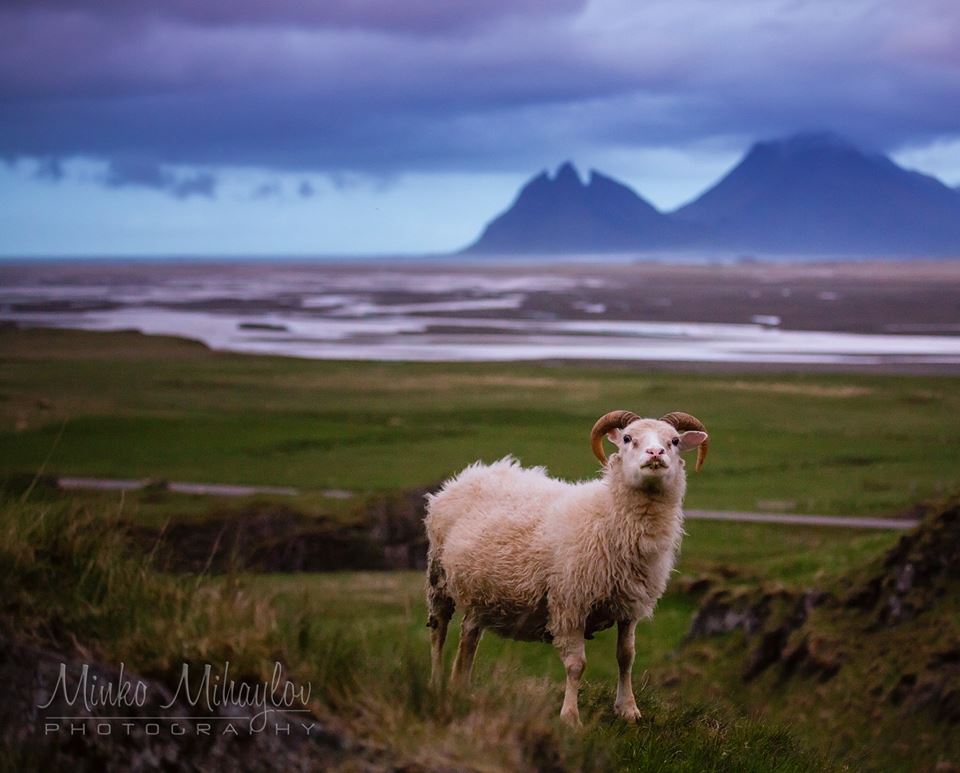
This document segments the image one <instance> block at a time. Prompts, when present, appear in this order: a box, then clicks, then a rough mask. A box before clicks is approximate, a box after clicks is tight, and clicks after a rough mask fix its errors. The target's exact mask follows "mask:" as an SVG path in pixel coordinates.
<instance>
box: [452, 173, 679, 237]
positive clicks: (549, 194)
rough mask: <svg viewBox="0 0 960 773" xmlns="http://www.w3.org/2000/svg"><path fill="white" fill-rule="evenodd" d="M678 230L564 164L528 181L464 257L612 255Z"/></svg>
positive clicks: (609, 183)
mask: <svg viewBox="0 0 960 773" xmlns="http://www.w3.org/2000/svg"><path fill="white" fill-rule="evenodd" d="M680 228H682V226H678V225H677V224H676V223H674V222H673V221H671V220H670V219H669V218H667V217H666V216H665V215H663V214H662V213H660V212H659V211H657V210H656V209H655V208H654V207H653V206H651V205H650V204H649V203H648V202H646V201H645V200H644V199H642V198H641V197H640V196H638V195H637V194H636V193H635V192H634V191H633V190H632V189H631V188H628V187H627V186H626V185H624V184H623V183H620V182H617V181H616V180H614V179H612V178H610V177H606V176H605V175H602V174H600V173H599V172H597V171H595V170H591V171H590V177H589V180H588V181H587V182H586V183H584V182H583V181H582V180H581V179H580V175H579V174H578V173H577V170H576V169H575V168H574V166H573V164H572V163H570V162H569V161H568V162H566V163H564V164H563V165H562V166H560V168H559V169H558V170H557V172H556V174H555V175H554V176H553V177H551V176H550V175H549V174H547V172H542V173H540V174H539V175H537V176H536V177H534V178H533V179H532V180H530V181H529V182H528V183H527V184H526V185H524V186H523V188H522V189H521V190H520V193H519V194H518V195H517V198H516V200H515V201H514V202H513V203H512V204H511V205H510V207H509V209H507V210H506V211H505V212H504V213H503V214H501V215H500V216H499V217H497V218H495V219H494V220H493V221H491V222H490V223H489V225H487V227H486V228H485V229H484V231H483V233H482V234H481V235H480V238H479V239H477V241H476V242H474V243H473V244H472V245H470V246H469V247H467V248H466V250H464V252H467V253H492V254H516V253H572V252H617V251H627V250H638V249H644V248H646V247H649V246H651V245H657V244H663V243H667V242H669V241H670V239H676V238H677V235H678V233H679V230H680Z"/></svg>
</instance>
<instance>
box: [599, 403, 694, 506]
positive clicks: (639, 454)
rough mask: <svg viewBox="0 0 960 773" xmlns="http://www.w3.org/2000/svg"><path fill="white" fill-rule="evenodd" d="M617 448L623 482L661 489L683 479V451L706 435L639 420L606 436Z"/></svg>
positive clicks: (652, 421) (662, 423) (648, 420)
mask: <svg viewBox="0 0 960 773" xmlns="http://www.w3.org/2000/svg"><path fill="white" fill-rule="evenodd" d="M607 438H608V439H609V440H610V442H612V443H614V444H615V445H616V446H617V449H618V452H617V453H618V455H619V457H620V465H621V469H622V471H623V475H624V479H625V480H626V482H627V483H628V484H629V485H631V486H633V487H635V488H644V489H646V488H650V487H651V485H654V486H656V487H662V486H665V485H669V483H670V481H672V480H675V479H677V478H678V477H682V476H683V474H684V472H683V459H682V458H681V457H680V454H682V453H683V452H685V451H691V450H693V449H694V448H696V447H697V446H699V445H700V444H701V443H703V441H705V440H706V439H707V433H706V432H696V431H690V432H678V431H677V430H676V429H675V428H674V427H673V426H672V425H670V424H667V423H666V422H664V421H658V420H657V419H639V420H638V421H634V422H632V423H630V424H628V425H627V426H626V427H624V428H623V429H614V430H611V431H610V433H609V434H608V435H607Z"/></svg>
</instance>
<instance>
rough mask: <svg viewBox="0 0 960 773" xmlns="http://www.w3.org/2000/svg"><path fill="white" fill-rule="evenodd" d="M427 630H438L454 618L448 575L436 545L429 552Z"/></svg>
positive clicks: (453, 605)
mask: <svg viewBox="0 0 960 773" xmlns="http://www.w3.org/2000/svg"><path fill="white" fill-rule="evenodd" d="M427 609H428V612H429V615H428V617H427V628H437V627H439V626H440V624H441V622H444V623H446V622H448V621H449V620H450V618H451V617H453V610H454V609H455V604H454V603H453V599H452V598H451V597H450V594H449V593H448V592H447V573H446V571H445V570H444V568H443V563H442V562H441V561H440V555H439V551H438V550H437V549H436V548H435V546H434V545H431V546H430V549H429V550H428V551H427Z"/></svg>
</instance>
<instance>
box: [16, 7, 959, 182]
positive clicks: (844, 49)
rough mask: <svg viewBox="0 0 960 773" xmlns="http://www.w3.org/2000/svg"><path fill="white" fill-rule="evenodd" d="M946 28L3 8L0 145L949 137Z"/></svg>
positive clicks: (161, 155)
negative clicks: (823, 134)
mask: <svg viewBox="0 0 960 773" xmlns="http://www.w3.org/2000/svg"><path fill="white" fill-rule="evenodd" d="M546 5H549V9H544V6H546ZM957 39H960V5H957V4H956V3H953V2H951V0H917V2H914V3H912V4H911V5H910V8H909V9H906V8H905V7H904V5H903V4H902V3H901V2H899V0H863V1H862V2H858V3H849V4H839V5H838V4H836V3H834V2H832V0H812V1H809V2H795V0H774V1H773V2H768V3H757V2H756V1H755V0H733V2H730V3H725V4H723V7H722V9H721V8H718V7H717V5H716V4H715V3H713V2H709V1H708V0H685V1H684V2H673V1H670V2H668V0H652V1H651V2H648V3H643V4H637V3H634V2H628V1H627V0H593V2H590V3H589V4H586V3H583V2H579V0H577V1H574V0H568V1H567V2H561V3H552V4H543V3H540V2H534V0H521V1H520V2H516V1H513V2H511V1H509V0H495V1H494V2H492V3H476V2H473V1H472V0H471V1H470V2H467V0H459V1H458V2H447V3H436V2H435V1H434V0H411V2H409V3H396V2H389V1H388V0H363V1H358V0H352V1H348V0H331V1H330V2H322V3H321V2H308V1H307V0H277V2H271V3H265V2H259V0H258V1H256V2H255V0H233V1H232V2H229V1H228V0H212V1H211V2H203V3H198V2H192V0H164V1H162V0H151V1H150V2H147V1H146V0H104V1H103V2H98V3H81V2H80V1H79V0H47V1H46V2H42V3H37V2H28V1H27V0H9V1H8V2H7V3H5V4H4V6H3V10H2V11H0V157H6V158H14V157H18V156H33V157H38V158H39V157H43V158H62V157H68V156H78V155H82V156H92V157H96V158H103V159H108V160H110V159H124V158H128V157H137V158H141V159H149V163H151V164H153V165H154V166H155V167H156V168H161V167H164V168H165V166H169V165H185V166H202V167H207V168H209V167H216V166H246V167H258V168H266V169H273V170H283V171H303V172H323V173H327V174H330V175H332V176H333V179H349V176H350V175H354V174H362V175H378V176H385V177H389V176H390V175H395V174H397V173H402V172H405V171H412V170H417V171H425V170H485V171H491V170H509V171H523V172H525V171H529V170H530V169H533V168H537V167H540V166H543V165H547V164H552V163H554V162H556V160H557V159H560V158H566V157H569V156H571V155H575V154H577V153H580V152H584V151H586V152H589V151H591V150H595V149H598V148H600V149H602V148H618V149H623V148H627V149H629V148H631V147H635V148H640V147H656V146H665V145H682V144H684V143H693V142H698V141H703V140H711V141H715V142H716V141H721V142H723V141H726V142H727V143H729V144H733V143H735V144H737V145H738V146H742V145H744V144H745V143H746V142H747V141H749V140H751V139H756V138H763V137H768V136H775V135H780V134H784V133H791V132H794V131H796V130H800V129H806V128H820V127H825V128H831V129H833V130H836V131H838V132H840V133H843V134H847V135H850V136H851V137H852V138H853V139H855V140H857V141H860V142H862V143H866V144H869V145H872V146H874V147H877V148H879V149H884V150H890V149H893V148H896V147H899V146H903V145H906V144H921V143H924V142H927V141H929V140H930V139H932V138H935V137H940V136H956V135H958V134H960V121H958V120H957V118H956V115H955V111H954V110H953V109H952V106H953V105H956V104H958V103H960V49H958V48H957V46H956V44H955V41H956V40H957ZM38 51H44V52H46V53H45V55H44V56H43V57H39V56H38V55H37V52H38ZM120 163H126V162H123V161H121V162H120ZM144 184H145V183H144ZM205 184H209V194H206V193H203V192H202V190H203V187H204V185H205ZM214 185H215V183H214V182H213V181H212V180H207V181H206V183H204V182H203V181H202V180H201V181H200V182H199V183H197V181H196V180H195V181H194V188H195V190H194V195H212V193H213V190H214ZM171 186H172V183H168V184H167V189H168V190H170V192H173V188H172V187H171ZM198 186H199V187H198ZM155 187H161V186H155ZM175 195H176V194H175ZM185 195H191V194H190V193H187V194H185Z"/></svg>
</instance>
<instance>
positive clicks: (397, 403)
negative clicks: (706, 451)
mask: <svg viewBox="0 0 960 773" xmlns="http://www.w3.org/2000/svg"><path fill="white" fill-rule="evenodd" d="M613 408H630V409H632V410H635V411H637V412H639V413H644V414H652V415H659V414H661V413H665V412H667V411H669V410H685V411H687V412H689V413H693V414H695V415H697V416H699V417H700V418H701V419H702V420H703V421H704V422H705V424H706V425H707V427H708V428H709V430H710V432H711V434H712V437H713V449H712V453H711V459H710V462H709V463H708V464H707V466H706V467H705V469H704V472H703V473H702V474H701V475H700V476H698V477H696V478H695V479H694V480H692V481H691V485H690V487H689V489H690V490H689V496H688V502H687V503H688V505H689V506H690V507H707V508H713V509H758V508H762V507H763V506H764V504H765V503H767V502H769V501H770V500H774V501H776V502H777V503H779V504H780V505H781V506H783V507H785V508H787V509H793V510H795V511H797V512H810V513H849V514H863V513H874V514H876V513H890V512H896V511H897V510H900V509H902V508H904V507H906V506H909V505H911V504H912V503H914V502H916V501H917V500H918V499H921V498H926V497H930V496H936V495H939V494H943V493H946V492H949V491H952V490H955V489H957V488H960V464H958V462H960V446H958V445H957V444H956V443H954V442H952V440H953V438H955V437H956V435H957V430H958V429H960V390H957V389H956V381H955V380H954V379H950V378H933V377H929V378H921V377H893V376H864V375H815V376H813V375H797V374H791V375H764V376H758V375H743V374H734V375H718V374H710V375H703V374H699V375H698V374H668V373H645V372H643V370H642V369H637V370H632V371H631V370H626V369H615V368H599V367H589V366H583V365H576V366H571V365H562V366H561V365H537V364H530V365H513V364H510V365H504V364H406V363H400V364H384V363H345V362H316V361H301V360H293V359H281V358H269V357H250V356H239V355H231V354H219V353H211V352H209V351H207V350H206V349H204V348H203V347H202V346H200V345H197V344H193V343H189V342H185V341H179V340H172V339H162V338H148V337H144V336H141V335H138V334H135V333H111V334H91V333H83V332H76V331H43V330H33V331H18V330H14V329H12V328H4V329H2V330H0V474H4V473H7V474H10V473H14V472H20V473H32V472H35V471H36V470H37V469H38V468H39V467H40V466H41V465H43V464H44V462H45V461H46V469H47V470H48V471H52V472H59V473H64V474H76V475H98V476H112V477H150V478H169V479H176V480H207V481H219V482H233V483H254V484H275V485H294V486H298V487H301V488H303V489H304V490H306V491H307V492H308V493H309V492H310V491H320V490H323V489H328V488H342V489H349V490H356V491H365V490H378V491H390V490H397V489H404V488H411V487H414V486H418V485H427V484H431V483H435V482H437V481H440V480H442V479H443V478H444V477H446V476H448V475H450V474H451V473H453V472H455V471H457V470H458V469H460V468H461V467H462V466H464V465H465V464H467V463H469V462H472V461H474V460H475V459H478V458H479V459H485V460H493V459H497V458H500V457H502V456H504V455H505V454H508V453H512V454H514V455H515V456H517V457H518V458H520V459H521V461H522V462H523V463H524V464H530V465H534V464H542V465H546V466H547V467H549V469H550V470H551V471H552V472H553V473H554V474H556V475H559V476H562V477H568V478H583V477H588V476H592V475H594V474H596V469H597V465H596V462H595V460H594V459H593V457H592V456H591V454H590V452H589V448H588V446H587V442H586V436H587V433H588V431H589V428H590V426H591V425H592V424H593V421H594V420H595V419H596V417H597V416H599V415H600V414H601V413H603V412H605V411H607V410H611V409H613Z"/></svg>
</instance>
